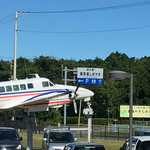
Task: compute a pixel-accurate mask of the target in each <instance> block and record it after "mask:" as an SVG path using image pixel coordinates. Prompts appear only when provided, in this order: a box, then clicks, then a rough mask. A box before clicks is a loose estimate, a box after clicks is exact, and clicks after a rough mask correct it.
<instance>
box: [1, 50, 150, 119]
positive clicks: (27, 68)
mask: <svg viewBox="0 0 150 150" xmlns="http://www.w3.org/2000/svg"><path fill="white" fill-rule="evenodd" d="M12 66H13V63H11V62H10V61H4V60H0V81H6V80H8V79H10V78H11V75H12ZM62 66H63V67H67V68H68V69H73V68H76V67H90V68H103V69H104V75H103V76H104V78H103V85H82V86H83V87H85V88H88V89H90V90H92V91H93V92H94V96H93V97H92V99H91V103H92V108H93V110H94V115H93V117H94V118H107V117H108V111H109V117H111V118H119V115H120V105H128V104H129V84H130V83H129V79H124V80H122V81H113V80H111V79H109V77H108V73H109V72H110V71H113V70H121V71H125V72H127V73H132V74H133V104H134V105H150V57H146V56H145V57H142V58H135V57H131V58H129V57H128V56H127V55H126V54H124V53H123V54H122V53H119V52H115V53H111V54H110V55H109V56H108V57H107V58H106V59H105V60H102V59H101V58H99V57H96V58H95V59H93V60H92V59H86V60H78V61H77V60H73V59H56V58H55V57H51V56H40V57H36V58H33V59H32V60H29V59H27V58H23V57H20V58H18V59H17V78H18V79H23V78H26V77H27V75H28V74H31V73H38V74H39V76H41V77H46V78H49V79H50V80H51V81H52V82H54V83H60V84H64V81H63V80H62V78H63V77H62ZM72 76H73V74H71V73H70V74H69V76H68V78H72ZM68 84H72V85H76V83H71V82H69V83H68ZM77 104H78V105H79V102H77ZM85 106H86V104H85V103H83V105H82V109H83V108H84V107H85ZM78 107H79V106H78ZM59 112H60V113H61V114H62V115H63V108H61V109H60V110H59ZM41 114H43V112H42V113H41ZM67 116H78V115H75V114H74V111H73V105H72V103H71V104H70V105H69V107H67Z"/></svg>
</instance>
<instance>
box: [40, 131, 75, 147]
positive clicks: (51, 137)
mask: <svg viewBox="0 0 150 150" xmlns="http://www.w3.org/2000/svg"><path fill="white" fill-rule="evenodd" d="M75 141H76V139H75V138H74V137H73V134H72V132H71V131H70V130H68V129H61V128H60V129H48V128H47V129H45V133H44V136H43V141H42V150H63V148H64V146H65V145H66V144H67V143H70V142H75Z"/></svg>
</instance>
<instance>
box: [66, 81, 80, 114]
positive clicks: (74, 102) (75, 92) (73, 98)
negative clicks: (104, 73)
mask: <svg viewBox="0 0 150 150" xmlns="http://www.w3.org/2000/svg"><path fill="white" fill-rule="evenodd" d="M79 87H80V84H78V85H77V88H76V89H75V91H74V93H70V94H69V99H71V100H72V101H73V106H74V111H75V113H77V103H76V97H77V96H78V94H77V91H78V89H79Z"/></svg>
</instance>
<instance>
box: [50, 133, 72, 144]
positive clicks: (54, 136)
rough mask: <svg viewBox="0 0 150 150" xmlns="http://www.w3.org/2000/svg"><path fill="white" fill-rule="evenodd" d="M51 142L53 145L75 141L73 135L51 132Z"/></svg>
mask: <svg viewBox="0 0 150 150" xmlns="http://www.w3.org/2000/svg"><path fill="white" fill-rule="evenodd" d="M49 141H50V142H51V143H69V142H73V141H74V139H73V136H72V134H71V133H63V132H51V133H50V137H49Z"/></svg>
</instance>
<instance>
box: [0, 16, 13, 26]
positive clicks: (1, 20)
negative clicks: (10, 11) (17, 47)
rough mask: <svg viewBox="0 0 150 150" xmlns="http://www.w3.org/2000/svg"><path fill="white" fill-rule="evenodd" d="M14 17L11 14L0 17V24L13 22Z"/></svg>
mask: <svg viewBox="0 0 150 150" xmlns="http://www.w3.org/2000/svg"><path fill="white" fill-rule="evenodd" d="M13 18H14V16H13V15H9V16H6V17H3V18H1V19H0V25H3V24H6V23H8V22H11V21H14V19H13Z"/></svg>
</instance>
